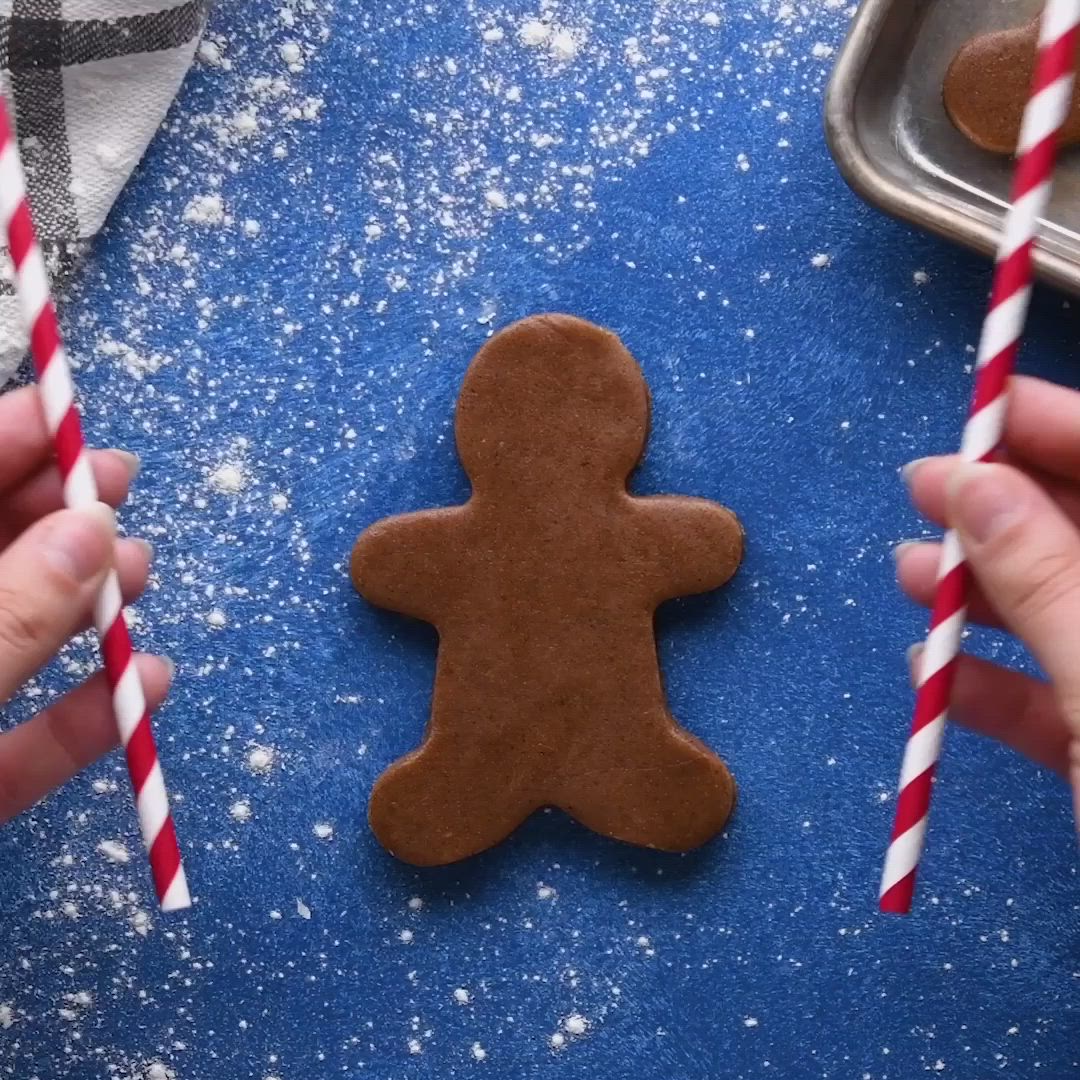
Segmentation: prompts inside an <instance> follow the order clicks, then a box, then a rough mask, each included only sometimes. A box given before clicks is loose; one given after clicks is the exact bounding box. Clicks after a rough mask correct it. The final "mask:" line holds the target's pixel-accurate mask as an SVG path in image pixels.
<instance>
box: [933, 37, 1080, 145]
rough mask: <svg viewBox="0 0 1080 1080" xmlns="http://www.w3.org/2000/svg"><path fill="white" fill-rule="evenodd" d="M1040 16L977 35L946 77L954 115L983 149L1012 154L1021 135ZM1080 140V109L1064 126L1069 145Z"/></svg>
mask: <svg viewBox="0 0 1080 1080" xmlns="http://www.w3.org/2000/svg"><path fill="white" fill-rule="evenodd" d="M1038 39H1039V18H1038V17H1036V18H1034V19H1032V20H1031V21H1030V22H1028V23H1025V24H1024V25H1023V26H1018V27H1014V28H1012V29H1009V30H998V31H995V32H993V33H989V34H981V35H980V36H979V37H976V38H972V40H971V41H969V42H967V43H966V44H965V45H964V46H963V47H962V48H961V49H960V51H959V52H958V53H957V54H956V56H955V58H954V59H953V61H952V63H951V64H950V65H949V70H948V72H947V73H946V75H945V84H944V101H945V109H946V111H947V112H948V114H949V118H950V119H951V120H952V122H953V123H954V124H955V125H956V127H957V128H958V129H959V130H960V131H961V133H962V134H963V135H964V136H966V137H967V138H968V139H970V140H971V142H973V143H974V144H975V145H976V146H978V147H979V148H980V149H983V150H988V151H990V152H991V153H994V154H1012V153H1015V152H1016V146H1017V143H1018V142H1019V139H1020V123H1021V120H1022V119H1023V115H1024V106H1025V105H1026V103H1027V98H1028V93H1029V91H1030V88H1031V79H1032V74H1033V72H1034V69H1035V54H1036V50H1037V48H1038ZM1078 141H1080V107H1078V98H1077V96H1076V95H1074V97H1073V102H1072V109H1071V111H1070V114H1069V117H1068V119H1067V120H1066V122H1065V125H1064V127H1063V128H1062V130H1061V142H1062V144H1063V145H1068V144H1070V143H1075V142H1078Z"/></svg>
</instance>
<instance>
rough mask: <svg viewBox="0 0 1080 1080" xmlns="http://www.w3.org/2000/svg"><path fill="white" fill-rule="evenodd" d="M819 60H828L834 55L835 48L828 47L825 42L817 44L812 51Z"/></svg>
mask: <svg viewBox="0 0 1080 1080" xmlns="http://www.w3.org/2000/svg"><path fill="white" fill-rule="evenodd" d="M810 51H811V52H812V53H813V54H814V57H815V58H816V59H818V60H827V59H828V58H829V57H830V56H832V54H833V51H834V50H833V47H832V46H831V45H826V44H825V42H824V41H819V42H817V43H816V44H815V45H814V47H813V49H811V50H810Z"/></svg>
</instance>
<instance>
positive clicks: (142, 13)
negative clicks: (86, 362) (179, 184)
mask: <svg viewBox="0 0 1080 1080" xmlns="http://www.w3.org/2000/svg"><path fill="white" fill-rule="evenodd" d="M208 2H209V0H185V2H183V3H173V4H167V3H165V2H164V0H0V84H2V86H3V90H4V93H5V95H6V96H7V101H8V106H9V108H11V109H12V111H13V113H14V120H15V127H16V131H17V134H18V139H19V149H20V152H21V154H22V161H23V168H24V169H25V171H26V180H27V187H28V189H29V193H30V206H31V209H32V210H33V215H34V222H35V224H36V226H37V229H38V234H39V237H40V240H41V243H42V246H43V248H44V249H45V251H46V258H47V260H48V261H49V263H50V268H51V269H52V271H53V275H54V281H56V282H58V283H62V282H63V280H64V279H65V277H66V276H67V275H69V274H70V272H71V270H72V269H73V268H74V266H75V265H76V263H77V262H78V259H79V255H80V253H81V252H82V250H83V249H84V247H85V245H86V242H87V241H88V240H89V239H90V238H91V237H92V236H93V235H94V234H95V233H96V232H97V231H98V230H99V229H100V228H101V226H102V224H103V222H104V221H105V216H106V215H107V214H108V212H109V209H110V207H111V206H112V204H113V201H114V200H115V199H116V196H117V195H118V194H119V193H120V190H121V188H123V186H124V184H125V183H126V181H127V179H128V177H129V176H130V175H131V172H132V170H133V169H134V168H135V166H136V164H137V163H138V161H139V158H141V157H142V155H143V151H144V150H145V149H146V146H147V144H148V143H149V142H150V140H151V138H152V137H153V135H154V133H155V131H156V130H157V128H158V125H159V124H160V123H161V121H162V118H163V117H164V115H165V113H166V111H167V109H168V108H169V105H170V104H171V103H172V100H173V97H174V96H175V95H176V92H177V90H178V89H179V88H180V83H181V81H182V80H183V78H184V75H185V73H186V72H187V70H188V67H189V66H190V64H191V61H192V58H193V56H194V53H195V47H196V45H197V44H198V40H199V36H200V34H201V33H202V29H203V25H204V22H205V17H206V10H207V6H208ZM0 257H2V259H3V263H2V266H0V386H2V385H3V384H4V382H6V381H7V380H8V379H9V378H10V377H11V375H12V373H13V372H14V370H15V368H16V367H17V366H18V364H19V361H20V360H21V358H22V356H23V354H24V352H25V347H26V336H25V333H24V330H23V328H22V324H21V320H20V318H19V313H18V310H17V306H16V302H15V297H14V293H13V291H12V287H11V267H10V262H9V261H8V259H7V254H6V251H4V252H3V253H2V256H0Z"/></svg>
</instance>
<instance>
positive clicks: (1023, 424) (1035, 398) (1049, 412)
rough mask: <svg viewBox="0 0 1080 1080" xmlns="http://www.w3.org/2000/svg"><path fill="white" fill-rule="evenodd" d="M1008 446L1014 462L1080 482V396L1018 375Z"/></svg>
mask: <svg viewBox="0 0 1080 1080" xmlns="http://www.w3.org/2000/svg"><path fill="white" fill-rule="evenodd" d="M1005 445H1006V446H1007V447H1008V450H1009V456H1010V457H1011V458H1014V459H1016V458H1019V459H1020V460H1021V461H1022V462H1025V463H1027V464H1029V465H1034V466H1035V467H1036V468H1039V469H1042V470H1044V471H1046V472H1048V473H1052V474H1053V475H1054V476H1057V477H1061V478H1062V479H1065V480H1080V393H1078V392H1077V391H1076V390H1072V389H1069V388H1068V387H1065V386H1057V385H1055V384H1054V383H1049V382H1044V381H1043V380H1042V379H1033V378H1031V377H1030V376H1026V375H1017V376H1014V377H1013V378H1012V379H1011V380H1010V384H1009V411H1008V415H1007V416H1006V420H1005Z"/></svg>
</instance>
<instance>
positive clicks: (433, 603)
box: [351, 507, 462, 623]
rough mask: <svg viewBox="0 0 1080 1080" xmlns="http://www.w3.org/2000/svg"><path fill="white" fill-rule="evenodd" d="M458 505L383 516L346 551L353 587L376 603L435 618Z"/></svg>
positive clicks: (453, 547) (449, 576) (448, 575)
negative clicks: (348, 553) (349, 557)
mask: <svg viewBox="0 0 1080 1080" xmlns="http://www.w3.org/2000/svg"><path fill="white" fill-rule="evenodd" d="M461 511H462V508H461V507H451V508H449V509H445V510H422V511H420V512H418V513H415V514H400V515H399V516H397V517H390V518H384V519H383V520H382V521H378V522H376V523H375V524H374V525H372V526H371V527H370V528H369V529H367V530H366V531H365V532H364V533H363V534H362V535H361V536H360V539H359V540H357V542H356V546H355V547H354V548H353V552H352V564H351V576H352V581H353V585H355V586H356V591H357V592H358V593H360V595H361V596H362V597H363V598H364V599H365V600H367V601H368V602H369V603H372V604H375V605H376V607H381V608H386V609H387V610H388V611H396V612H399V613H400V614H402V615H411V616H412V617H413V618H415V619H423V620H424V621H425V622H430V623H437V622H438V621H439V613H440V611H441V609H442V608H443V606H444V605H445V603H446V600H447V594H446V588H447V582H448V581H451V580H453V579H454V576H455V575H454V573H452V572H451V571H452V570H453V569H454V568H455V567H457V573H460V565H459V556H460V546H461V545H460V544H459V542H458V537H459V535H460V530H459V525H460V521H461Z"/></svg>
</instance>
